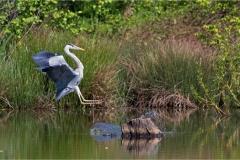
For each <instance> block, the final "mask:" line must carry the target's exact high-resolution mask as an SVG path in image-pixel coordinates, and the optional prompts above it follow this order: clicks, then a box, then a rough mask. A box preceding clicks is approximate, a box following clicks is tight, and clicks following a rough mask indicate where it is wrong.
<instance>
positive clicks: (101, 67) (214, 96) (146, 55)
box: [0, 1, 240, 110]
mask: <svg viewBox="0 0 240 160" xmlns="http://www.w3.org/2000/svg"><path fill="white" fill-rule="evenodd" d="M96 3H98V6H102V1H98V2H96ZM109 3H112V2H109ZM119 3H121V2H119ZM129 3H130V4H126V5H127V6H125V7H126V8H124V9H125V10H124V9H123V12H121V9H120V8H118V11H117V12H116V13H115V12H114V14H113V15H112V16H110V17H109V15H110V13H108V12H104V14H102V13H100V12H99V13H98V12H96V15H95V16H94V17H92V18H93V19H88V20H87V19H86V18H87V17H84V15H85V14H86V13H84V15H82V16H83V17H84V18H83V17H82V19H81V16H79V15H77V14H78V13H80V12H76V11H75V10H71V13H72V14H74V16H73V17H68V15H70V11H69V13H66V14H65V12H64V11H63V12H61V13H64V15H63V16H56V17H55V19H54V21H53V22H51V21H47V20H48V19H47V18H46V17H45V19H44V18H43V17H39V18H40V19H41V18H43V20H45V21H46V22H44V21H39V22H38V24H39V25H38V26H37V25H35V26H34V25H32V26H31V27H32V28H30V29H29V30H27V33H26V34H25V35H26V36H24V37H25V38H22V40H20V41H19V40H18V39H17V38H16V37H15V38H16V39H14V36H13V38H12V37H11V36H12V35H10V36H9V35H8V32H4V34H3V35H1V36H2V37H4V38H5V39H4V38H3V42H5V41H8V39H7V37H10V38H12V39H11V41H9V43H8V45H6V46H4V45H3V44H4V43H3V42H1V49H4V52H2V51H1V53H0V54H1V64H0V69H1V71H2V76H1V77H0V81H1V86H0V89H1V91H0V99H1V101H0V104H1V106H3V107H6V106H8V107H13V108H15V107H26V108H30V107H38V108H39V107H40V108H46V107H47V108H49V107H76V106H79V105H80V103H79V100H78V97H77V95H76V94H73V93H72V94H69V95H67V96H65V97H64V98H62V99H61V100H60V101H57V102H56V101H55V100H54V95H55V91H56V88H55V84H54V83H53V82H52V81H51V80H49V79H48V78H47V77H46V76H44V75H43V74H42V73H41V72H39V71H37V70H35V69H34V68H35V67H36V66H37V65H36V64H35V63H34V62H33V60H32V58H31V57H32V55H33V54H35V53H37V52H39V51H41V50H47V51H49V52H55V53H63V47H64V45H66V44H68V43H73V44H76V45H77V46H80V47H82V48H84V49H85V50H86V51H84V52H80V53H77V52H74V53H75V54H77V55H78V57H79V58H80V60H81V61H82V62H83V64H84V67H85V70H84V79H83V81H82V82H81V84H80V89H81V90H82V93H83V95H84V96H85V98H86V99H102V100H103V104H102V106H103V107H119V106H131V105H132V106H136V107H195V106H196V105H199V106H213V107H215V108H217V109H218V110H221V109H222V108H220V107H226V108H228V107H229V106H240V102H239V100H238V99H239V97H240V90H239V89H238V88H239V78H240V76H239V73H238V68H239V67H240V58H239V56H238V53H239V51H240V50H239V26H240V25H239V24H240V20H239V15H240V12H239V11H238V9H237V8H238V6H239V2H235V1H234V2H209V1H201V2H200V1H198V2H191V3H185V2H184V1H179V2H178V3H175V2H174V1H173V2H167V3H166V4H165V3H164V2H160V1H156V2H155V1H151V2H148V1H146V2H145V1H144V2H143V1H142V2H140V1H139V2H137V3H135V4H132V3H133V2H130V1H129ZM66 4H68V3H66ZM69 4H71V3H70V2H69ZM104 4H105V3H104ZM106 4H107V3H106ZM114 4H115V2H114ZM117 4H118V3H117V2H116V4H115V9H116V7H117V6H118V5H117ZM21 5H23V6H24V5H25V4H21ZM91 5H94V2H91V3H89V4H86V6H91ZM129 5H130V6H131V7H132V8H128V7H129ZM153 6H155V7H153ZM164 6H165V7H164ZM52 7H54V8H55V7H56V6H54V5H53V6H52ZM105 7H106V8H105ZM105 7H104V8H105V9H106V10H105V11H109V10H108V9H107V8H108V7H110V6H105ZM110 8H111V7H110ZM55 9H56V8H55ZM60 9H61V8H60ZM75 9H77V8H75ZM89 9H91V7H90V8H89ZM128 9H129V10H128ZM49 11H51V10H49ZM54 11H55V12H56V14H57V13H58V12H57V9H56V10H54ZM103 11H104V10H103ZM126 11H130V14H129V15H127V16H126V15H125V12H126ZM26 13H27V12H26ZM46 13H48V12H46ZM46 13H42V14H46ZM98 14H99V15H101V16H103V17H101V16H99V15H98ZM121 14H123V15H121ZM22 16H23V17H24V16H26V15H19V17H18V18H20V19H21V18H22ZM43 16H44V15H43ZM85 16H86V15H85ZM115 16H116V17H118V18H119V19H116V17H115ZM74 17H75V18H77V19H74ZM104 17H105V18H104ZM53 18H54V17H53ZM16 19H17V18H16ZM61 19H63V21H61ZM79 19H81V21H78V20H79ZM41 20H42V19H41ZM98 20H99V21H98ZM112 20H114V21H112ZM33 21H34V20H33ZM6 22H7V21H6ZM19 22H21V21H19ZM40 22H41V23H40ZM48 22H49V23H48ZM50 22H51V23H50ZM57 22H58V23H57ZM61 22H64V25H63V24H62V23H61ZM67 22H69V24H68V23H67ZM80 22H81V25H83V24H87V26H90V27H86V26H85V27H86V28H85V29H84V31H81V28H82V26H81V25H80V26H76V24H79V23H80ZM52 23H56V24H57V26H58V27H57V28H55V27H51V26H50V27H42V26H44V25H51V24H52ZM65 23H66V24H65ZM33 24H34V23H33ZM25 25H26V26H28V25H27V24H25ZM59 26H61V27H59ZM64 26H67V28H64V29H66V30H67V31H63V30H62V29H63V27H64ZM50 28H52V29H50ZM53 28H54V29H53ZM75 28H76V29H75ZM30 30H31V31H30ZM16 31H17V30H16ZM73 31H74V32H73ZM70 33H72V34H70ZM80 33H81V34H80ZM21 35H22V32H21V34H20V35H19V36H21ZM6 39H7V40H6ZM2 57H5V58H2ZM66 59H67V62H68V63H69V64H70V66H73V68H74V66H75V64H74V62H73V61H72V60H71V59H70V58H68V57H66Z"/></svg>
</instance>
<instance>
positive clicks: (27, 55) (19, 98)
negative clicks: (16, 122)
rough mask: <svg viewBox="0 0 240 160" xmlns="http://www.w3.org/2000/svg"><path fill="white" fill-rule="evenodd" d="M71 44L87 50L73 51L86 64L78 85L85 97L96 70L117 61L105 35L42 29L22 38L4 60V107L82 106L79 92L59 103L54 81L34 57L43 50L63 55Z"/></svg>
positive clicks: (2, 96) (113, 49)
mask: <svg viewBox="0 0 240 160" xmlns="http://www.w3.org/2000/svg"><path fill="white" fill-rule="evenodd" d="M68 43H73V44H75V45H77V46H80V47H82V48H84V49H85V51H82V52H76V51H73V52H74V53H75V54H76V55H77V56H78V57H79V59H80V60H81V61H82V63H83V65H84V67H85V68H84V78H83V80H82V82H81V84H80V85H79V86H80V89H81V91H82V93H83V95H84V96H85V98H88V96H89V95H86V93H87V88H88V86H89V85H90V84H91V83H92V81H93V79H94V77H95V76H96V74H97V72H100V71H102V70H104V68H105V67H106V66H108V65H109V64H110V63H113V62H114V61H115V55H116V53H115V52H114V51H116V50H115V48H114V47H115V45H112V44H111V41H107V40H106V39H104V38H102V37H87V36H85V37H84V36H83V37H74V36H72V35H68V34H66V33H61V32H58V33H57V32H54V31H52V30H43V31H41V33H39V34H34V35H30V36H29V37H28V38H27V39H26V40H24V41H22V42H21V45H18V46H17V48H16V49H15V50H14V52H13V53H11V55H10V56H9V58H8V59H7V60H6V61H3V62H2V63H1V65H0V68H1V71H2V76H1V82H2V85H1V91H2V92H4V93H2V92H1V93H2V95H1V99H2V100H3V101H1V106H9V104H8V103H6V102H10V104H11V105H12V106H13V107H17V108H18V107H21V108H25V107H52V106H66V105H67V106H73V105H74V106H78V105H80V103H79V100H78V97H77V96H76V94H69V95H67V96H65V97H64V98H62V99H61V100H60V101H58V102H56V101H55V100H54V98H55V93H56V87H55V84H54V83H53V82H52V81H51V80H50V79H48V78H47V77H46V76H45V75H43V74H42V73H41V72H40V71H38V70H35V67H37V64H36V63H35V62H34V61H33V60H32V56H33V55H34V54H36V53H37V52H39V51H42V50H46V51H49V52H53V53H62V54H64V53H63V48H64V46H65V45H66V44H68ZM65 59H66V61H67V62H68V63H69V65H70V66H72V67H73V68H75V67H76V64H74V61H73V60H71V59H70V58H69V57H66V56H65ZM89 93H91V91H89Z"/></svg>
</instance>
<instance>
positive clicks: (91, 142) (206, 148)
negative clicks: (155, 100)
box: [0, 109, 240, 159]
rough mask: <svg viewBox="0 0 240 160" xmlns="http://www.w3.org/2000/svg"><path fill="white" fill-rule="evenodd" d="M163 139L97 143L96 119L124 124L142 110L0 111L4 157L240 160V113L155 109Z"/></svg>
mask: <svg viewBox="0 0 240 160" xmlns="http://www.w3.org/2000/svg"><path fill="white" fill-rule="evenodd" d="M155 111H156V112H157V113H158V114H159V116H160V117H161V119H160V121H158V122H156V124H157V126H158V127H159V128H160V129H161V131H162V132H163V133H164V137H163V138H161V139H151V140H123V139H121V138H118V139H110V140H108V141H98V140H96V139H94V137H92V136H91V135H90V128H91V127H92V126H93V125H94V124H95V123H97V122H104V123H111V124H117V125H122V124H123V123H126V122H127V121H128V120H130V119H132V118H137V117H140V116H141V115H142V114H144V113H146V112H148V111H146V110H139V109H137V110H136V109H117V110H113V109H112V110H98V109H89V110H82V109H78V110H76V109H74V110H34V111H33V110H29V111H28V110H24V111H21V110H19V111H7V110H1V111H0V158H1V159H35V158H38V159H107V158H108V159H123V158H127V159H139V158H146V159H147V158H149V159H167V158H169V159H170V158H171V159H179V158H181V159H204V158H208V159H210V158H214V159H226V158H231V159H233V158H238V159H239V158H240V138H239V136H240V131H239V129H240V111H239V110H235V111H234V112H233V114H232V115H231V116H220V115H217V114H216V113H215V112H214V111H210V110H204V111H203V110H197V109H195V110H187V111H181V110H177V109H174V110H172V109H171V110H165V109H158V110H155Z"/></svg>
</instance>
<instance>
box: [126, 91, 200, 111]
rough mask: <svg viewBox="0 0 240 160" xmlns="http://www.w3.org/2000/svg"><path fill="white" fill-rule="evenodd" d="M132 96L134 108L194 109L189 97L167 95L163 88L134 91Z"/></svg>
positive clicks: (175, 94)
mask: <svg viewBox="0 0 240 160" xmlns="http://www.w3.org/2000/svg"><path fill="white" fill-rule="evenodd" d="M132 92H133V93H132V95H134V97H133V99H132V101H131V102H130V103H132V105H133V106H136V107H140V108H142V107H152V108H158V107H178V108H196V107H197V106H196V105H195V104H194V103H192V102H191V101H190V99H189V97H187V98H184V97H183V96H182V95H180V94H179V93H173V94H171V93H169V92H168V91H166V90H165V89H164V88H152V89H136V90H133V91H132Z"/></svg>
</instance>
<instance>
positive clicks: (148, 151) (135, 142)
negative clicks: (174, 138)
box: [122, 138, 162, 155]
mask: <svg viewBox="0 0 240 160" xmlns="http://www.w3.org/2000/svg"><path fill="white" fill-rule="evenodd" d="M161 139H162V138H154V139H122V147H123V148H125V149H127V150H128V151H129V152H130V153H132V154H136V155H154V154H156V153H157V152H158V148H159V146H160V141H161Z"/></svg>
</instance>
